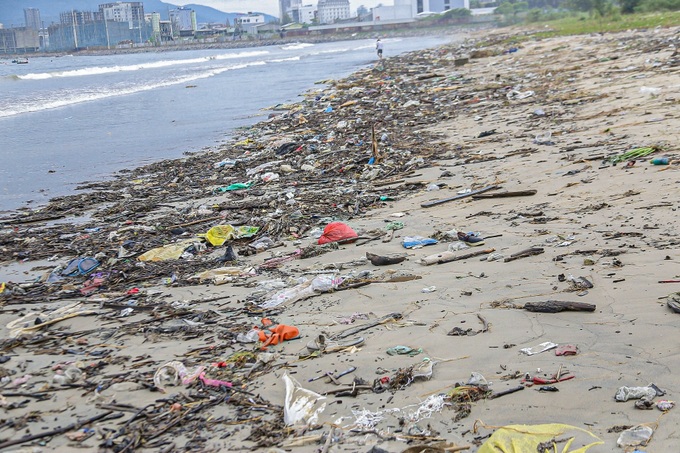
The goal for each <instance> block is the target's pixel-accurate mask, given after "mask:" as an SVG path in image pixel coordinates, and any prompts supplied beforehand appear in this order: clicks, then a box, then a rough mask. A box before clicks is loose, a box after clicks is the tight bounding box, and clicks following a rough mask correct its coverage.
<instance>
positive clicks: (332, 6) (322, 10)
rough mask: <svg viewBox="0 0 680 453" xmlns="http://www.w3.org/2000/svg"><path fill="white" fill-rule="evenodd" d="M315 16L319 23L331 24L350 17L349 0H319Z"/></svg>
mask: <svg viewBox="0 0 680 453" xmlns="http://www.w3.org/2000/svg"><path fill="white" fill-rule="evenodd" d="M317 17H318V18H319V23H321V24H332V23H333V22H335V21H338V20H345V19H349V18H350V12H349V0H319V3H318V5H317Z"/></svg>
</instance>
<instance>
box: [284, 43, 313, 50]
mask: <svg viewBox="0 0 680 453" xmlns="http://www.w3.org/2000/svg"><path fill="white" fill-rule="evenodd" d="M306 47H314V44H310V43H305V42H298V43H295V44H289V45H287V46H282V47H281V49H283V50H300V49H304V48H306Z"/></svg>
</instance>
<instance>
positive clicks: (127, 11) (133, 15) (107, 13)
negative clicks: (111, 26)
mask: <svg viewBox="0 0 680 453" xmlns="http://www.w3.org/2000/svg"><path fill="white" fill-rule="evenodd" d="M99 12H100V13H101V15H102V18H103V19H104V20H109V21H113V22H127V23H128V24H130V29H133V28H140V27H141V26H142V24H143V23H144V4H143V3H142V2H115V3H102V4H101V5H99Z"/></svg>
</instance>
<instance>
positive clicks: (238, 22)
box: [234, 13, 265, 34]
mask: <svg viewBox="0 0 680 453" xmlns="http://www.w3.org/2000/svg"><path fill="white" fill-rule="evenodd" d="M264 23H265V21H264V15H262V14H253V13H248V14H245V15H243V16H239V17H237V18H235V19H234V27H236V29H238V30H240V33H249V34H255V33H257V27H258V26H259V25H263V24H264Z"/></svg>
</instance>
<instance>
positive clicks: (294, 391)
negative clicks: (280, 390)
mask: <svg viewBox="0 0 680 453" xmlns="http://www.w3.org/2000/svg"><path fill="white" fill-rule="evenodd" d="M282 379H283V381H284V382H285V383H286V397H285V400H284V406H283V421H284V422H285V423H286V425H288V426H292V425H297V424H298V423H304V424H306V425H308V426H311V425H315V424H317V422H318V420H319V415H320V414H321V412H323V411H324V409H326V397H325V396H321V395H319V394H318V393H315V392H312V391H311V390H307V389H305V388H303V387H302V386H301V385H300V383H299V382H298V381H296V380H295V379H293V378H292V377H290V376H289V375H288V373H287V372H286V373H284V375H283V376H282Z"/></svg>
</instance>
